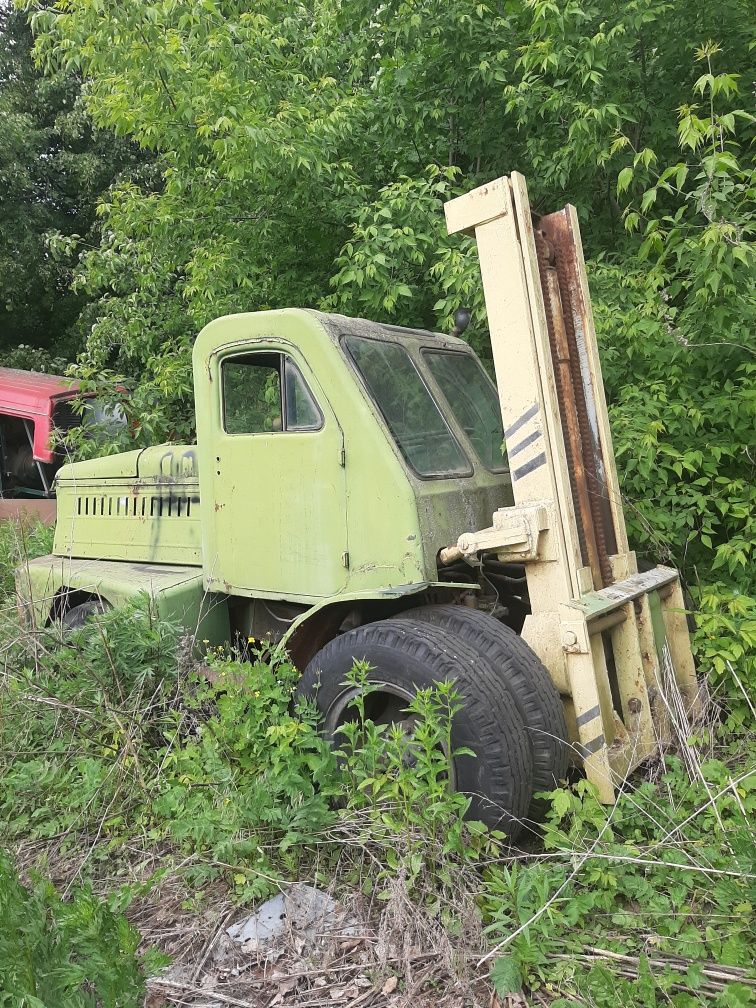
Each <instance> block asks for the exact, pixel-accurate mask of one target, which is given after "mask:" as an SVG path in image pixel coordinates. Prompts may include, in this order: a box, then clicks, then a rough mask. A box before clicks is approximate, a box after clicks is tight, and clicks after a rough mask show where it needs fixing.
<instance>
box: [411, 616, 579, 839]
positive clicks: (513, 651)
mask: <svg viewBox="0 0 756 1008" xmlns="http://www.w3.org/2000/svg"><path fill="white" fill-rule="evenodd" d="M399 618H401V619H412V620H425V621H427V622H429V623H432V624H434V625H435V626H438V627H441V628H442V629H443V630H448V631H451V633H453V634H454V635H455V636H456V637H459V638H460V639H461V640H463V641H464V642H465V644H467V645H469V646H470V647H473V648H475V650H476V651H477V652H478V654H480V655H481V656H482V657H483V658H485V659H487V661H488V663H489V665H490V666H492V667H493V669H494V670H495V672H496V674H497V675H498V677H499V680H500V682H501V684H502V686H503V687H504V688H505V689H506V690H507V692H508V693H509V694H510V696H511V697H512V699H513V700H514V703H515V706H516V707H517V710H518V712H519V714H520V717H521V718H522V721H523V724H524V725H525V734H526V736H527V739H528V745H529V746H530V752H531V759H532V764H533V791H534V793H537V792H539V791H553V790H554V788H556V787H559V784H560V782H561V781H562V780H563V779H564V777H565V776H566V774H567V763H568V756H569V747H568V742H567V724H566V722H565V719H564V705H563V704H562V698H561V697H560V696H559V691H558V690H557V688H556V687H555V686H554V683H553V682H552V681H551V676H550V675H549V673H548V671H547V669H546V668H545V666H544V665H543V664H542V663H541V661H540V659H539V658H538V656H537V655H536V654H535V652H534V651H533V650H532V649H531V648H530V647H528V645H527V644H526V643H525V641H524V640H523V639H522V637H520V636H518V634H516V633H515V632H514V630H512V629H510V627H508V626H505V625H504V624H503V623H500V622H499V621H498V620H497V619H494V617H493V616H489V615H488V614H487V613H483V612H480V611H479V610H477V609H470V608H468V607H467V606H459V605H449V604H447V605H429V606H420V607H419V608H417V609H409V610H407V611H406V612H404V613H401V614H400V616H399ZM545 811H546V806H545V803H544V802H543V800H540V801H539V800H538V799H533V800H532V801H531V804H530V810H529V816H530V818H531V819H538V818H541V817H542V816H543V815H544V813H545Z"/></svg>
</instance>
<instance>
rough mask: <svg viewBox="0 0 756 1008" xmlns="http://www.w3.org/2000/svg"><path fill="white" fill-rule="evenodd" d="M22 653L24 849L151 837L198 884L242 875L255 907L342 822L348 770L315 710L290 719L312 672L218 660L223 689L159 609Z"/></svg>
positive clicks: (105, 621)
mask: <svg viewBox="0 0 756 1008" xmlns="http://www.w3.org/2000/svg"><path fill="white" fill-rule="evenodd" d="M19 648H20V645H18V644H17V645H16V652H15V654H14V662H15V663H16V667H8V668H6V674H5V683H4V685H3V689H2V692H0V706H1V709H2V719H0V770H2V773H3V780H4V786H3V791H2V794H1V795H0V821H2V823H3V827H4V832H5V835H6V836H7V837H8V838H9V839H17V840H19V841H23V839H25V838H26V839H28V838H29V837H35V838H49V837H54V836H57V835H59V834H63V836H64V840H63V841H62V843H63V847H64V848H65V847H66V846H70V845H75V844H76V843H77V838H79V837H81V836H84V835H86V834H87V833H90V834H91V835H96V836H99V837H101V839H102V844H101V845H100V847H98V849H97V851H96V852H95V854H96V855H100V856H104V855H105V852H106V850H107V849H108V847H110V848H117V847H118V845H119V843H120V841H121V840H123V839H124V838H126V837H128V836H132V835H134V831H139V832H146V833H147V835H148V836H149V838H150V839H151V840H152V841H153V842H159V841H167V842H169V843H170V844H172V846H173V848H174V849H180V850H181V851H183V852H185V853H188V854H190V855H192V856H193V857H194V859H195V860H196V862H197V863H196V864H195V865H194V867H193V869H192V872H193V874H192V876H191V877H192V879H193V881H194V882H196V883H199V884H201V883H202V882H203V881H205V880H207V878H209V877H213V876H217V875H218V874H219V873H222V872H224V871H225V870H226V869H229V870H232V871H233V873H234V874H235V880H236V884H237V888H238V895H239V897H240V898H241V897H250V896H256V895H260V894H261V893H263V892H267V891H268V889H269V888H270V885H271V881H272V879H274V877H275V875H276V874H277V873H280V872H282V871H290V870H293V866H294V864H295V862H296V858H297V852H298V851H299V850H300V848H302V847H303V846H304V845H306V843H307V842H308V841H310V840H312V839H313V837H315V836H316V834H317V833H318V831H319V830H320V829H321V828H322V827H323V826H324V825H326V824H327V823H329V822H331V821H332V818H333V813H332V812H331V807H330V801H331V799H332V798H333V797H334V795H335V794H336V793H337V792H338V775H337V772H336V763H335V758H334V756H333V754H332V752H331V749H330V747H329V746H328V744H327V743H326V742H325V741H324V740H323V739H322V738H321V736H320V735H319V734H318V731H317V725H316V719H315V715H314V713H313V712H312V711H308V710H303V711H301V712H298V713H297V712H294V711H292V710H291V709H290V705H291V698H292V693H293V690H294V687H295V685H296V681H297V678H298V675H297V673H296V672H295V670H294V669H293V667H292V666H291V664H289V663H288V662H287V661H285V660H284V659H283V658H280V657H270V656H268V659H267V660H264V659H263V656H262V655H256V656H255V655H253V656H252V657H253V658H254V660H252V661H250V662H247V663H239V662H238V661H235V660H234V659H233V657H232V656H230V655H227V654H225V655H224V654H220V653H217V654H215V655H213V656H210V657H209V659H208V666H207V667H208V669H209V675H210V676H211V677H212V678H213V680H214V681H213V682H208V681H207V680H206V679H205V678H203V677H202V675H200V674H198V672H197V671H196V670H195V668H194V666H193V661H192V659H191V658H190V656H189V654H188V652H187V650H186V648H185V647H184V645H183V644H182V642H181V638H180V631H179V628H178V627H177V626H175V625H173V624H171V623H170V622H166V621H163V620H158V619H156V618H155V616H154V614H153V613H152V611H151V609H150V606H149V604H148V603H147V601H146V600H145V599H143V600H136V601H135V602H133V603H131V604H129V605H127V606H125V607H124V608H123V609H114V610H110V611H109V612H107V613H104V614H103V615H101V616H99V617H98V618H97V620H96V621H93V622H92V623H91V624H90V625H88V626H87V627H85V628H84V629H82V630H81V631H78V632H75V633H71V634H67V635H66V636H65V638H63V639H61V637H60V634H59V632H58V633H56V632H55V631H54V630H51V631H49V632H47V633H46V634H44V635H42V637H41V638H40V639H38V640H36V641H32V642H31V643H30V644H29V645H27V660H26V663H23V662H22V658H23V652H22V651H20V650H19ZM28 648H31V653H29V651H28ZM30 659H31V660H30ZM191 860H192V858H191V857H190V861H191ZM219 866H222V867H219Z"/></svg>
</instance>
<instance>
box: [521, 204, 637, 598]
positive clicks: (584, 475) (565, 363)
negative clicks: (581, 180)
mask: <svg viewBox="0 0 756 1008" xmlns="http://www.w3.org/2000/svg"><path fill="white" fill-rule="evenodd" d="M568 228H569V221H568V218H567V215H566V214H565V212H564V211H559V212H558V213H554V214H549V215H548V216H546V217H542V218H541V220H540V222H539V229H538V230H537V231H536V252H537V255H538V265H539V273H540V279H541V287H542V291H543V298H544V302H545V305H546V321H547V327H548V331H549V340H550V343H551V352H552V357H553V361H554V371H555V376H556V380H557V393H558V398H559V407H560V414H561V419H562V428H563V431H564V436H565V444H566V445H567V446H568V448H567V452H568V466H569V472H570V483H571V486H572V495H573V500H574V502H575V507H576V511H577V518H578V523H577V524H578V536H579V539H580V547H581V551H582V552H583V562H584V563H588V564H589V566H590V568H591V572H592V574H593V580H594V583H595V585H596V586H597V587H606V586H607V585H610V584H612V583H613V582H614V575H613V572H612V567H611V564H610V562H609V554H610V553H616V550H617V545H616V537H615V534H614V525H613V523H612V518H611V511H610V509H609V501H608V498H607V493H606V485H605V483H604V480H603V479H602V478H601V476H600V472H601V471H602V467H603V462H602V459H601V455H600V445H599V444H598V442H597V436H598V435H597V432H594V430H593V429H592V425H591V419H590V416H589V411H588V405H587V401H586V389H585V385H584V379H583V374H582V371H581V363H580V352H579V347H578V342H577V334H576V330H575V317H576V313H577V316H578V317H580V318H582V316H583V314H584V313H585V306H584V305H583V304H582V298H581V297H580V295H579V284H578V277H577V264H576V262H575V260H574V254H573V253H574V237H573V236H572V235H571V234H570V233H569V231H568ZM581 313H582V314H581ZM583 328H585V326H583Z"/></svg>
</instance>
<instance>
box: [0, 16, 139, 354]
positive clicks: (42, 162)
mask: <svg viewBox="0 0 756 1008" xmlns="http://www.w3.org/2000/svg"><path fill="white" fill-rule="evenodd" d="M32 46H33V40H32V35H31V31H30V28H29V25H28V23H27V19H26V17H25V16H24V15H23V14H22V13H20V12H19V11H14V10H13V9H12V8H7V7H6V6H5V5H2V6H0V350H2V351H3V352H4V353H6V354H7V353H8V352H12V356H13V361H14V363H15V362H16V360H17V362H18V363H19V364H21V365H23V364H26V363H27V361H29V362H32V363H33V362H34V359H35V358H34V354H33V353H31V354H30V353H23V352H22V353H18V352H16V351H17V350H18V347H19V345H20V344H22V345H24V346H30V347H32V348H38V347H41V348H45V349H48V350H51V351H52V352H53V354H54V355H55V356H56V357H60V356H63V357H69V358H71V357H72V355H74V354H75V352H76V350H77V349H78V346H79V344H80V343H81V342H83V340H82V333H83V329H84V322H82V323H81V324H79V325H77V320H78V319H79V316H80V314H81V312H82V310H83V309H84V308H85V306H86V303H87V297H86V295H85V294H84V293H82V292H80V291H76V290H75V289H74V288H73V286H72V279H73V272H72V268H73V266H74V265H75V256H74V257H72V255H71V254H70V252H71V250H70V241H67V239H68V240H70V239H71V238H72V237H73V236H81V237H82V239H83V240H85V241H90V242H93V241H94V240H96V239H95V235H94V232H93V224H94V221H95V207H96V203H97V200H98V198H99V197H100V195H101V194H102V192H103V191H104V190H105V189H106V188H107V187H108V186H109V185H110V184H111V182H112V181H113V179H114V178H115V177H116V175H117V174H118V173H120V172H121V171H122V170H123V169H124V168H130V167H132V166H133V165H134V149H132V145H131V144H129V143H126V142H124V141H118V142H116V141H115V140H114V138H113V137H112V136H111V135H110V134H108V133H106V132H104V131H101V130H97V129H95V128H94V127H93V126H92V123H91V120H90V119H89V116H88V115H87V113H86V110H85V107H84V103H83V101H82V99H81V95H80V85H79V82H78V80H77V78H76V76H75V75H73V74H71V73H66V74H56V75H54V76H53V77H45V76H43V75H42V74H41V73H40V72H39V71H38V70H37V69H36V68H35V67H34V63H33V59H32Z"/></svg>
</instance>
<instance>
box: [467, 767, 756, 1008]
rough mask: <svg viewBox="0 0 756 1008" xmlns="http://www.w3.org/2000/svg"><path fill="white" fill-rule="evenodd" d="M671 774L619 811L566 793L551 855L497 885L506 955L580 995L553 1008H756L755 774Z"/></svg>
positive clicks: (488, 900) (511, 871) (626, 798)
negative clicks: (582, 1006) (586, 1007)
mask: <svg viewBox="0 0 756 1008" xmlns="http://www.w3.org/2000/svg"><path fill="white" fill-rule="evenodd" d="M665 762H666V772H665V774H664V776H663V777H662V778H660V780H659V781H658V782H657V783H652V782H650V781H646V782H644V783H642V784H640V786H639V787H638V788H636V789H635V790H628V791H626V792H625V793H623V794H622V795H621V796H620V798H619V800H618V801H617V804H616V806H615V807H614V808H612V809H606V808H604V807H602V806H601V805H600V804H599V803H598V801H597V800H596V798H595V795H594V792H593V790H592V788H591V786H590V785H589V784H588V783H587V782H586V781H582V782H580V783H579V784H578V785H577V786H576V787H575V788H574V789H572V790H569V791H567V790H559V791H556V792H554V793H553V794H552V795H551V801H552V806H551V814H550V818H549V823H548V827H547V829H546V833H545V837H544V848H545V852H544V854H542V855H539V854H536V855H534V856H533V858H532V859H531V860H528V859H527V858H526V859H523V860H522V861H520V862H513V863H512V864H509V865H507V864H505V865H494V866H492V867H490V868H489V869H487V871H486V875H485V880H484V888H483V894H484V895H483V898H484V902H485V910H486V914H487V916H488V918H489V919H490V924H489V929H488V930H489V934H490V936H491V938H492V940H493V941H494V942H499V943H500V946H499V954H500V955H501V956H502V957H508V958H509V959H512V960H514V964H515V965H516V966H517V968H518V969H521V970H522V973H523V974H524V977H525V980H526V982H528V983H529V984H530V985H532V986H534V987H543V988H544V989H545V990H546V991H549V992H550V993H551V994H552V995H554V994H555V993H561V994H565V995H571V996H568V997H564V998H563V999H557V1000H556V1001H554V1002H553V1003H554V1005H559V1006H562V1008H568V1006H569V1008H572V1005H573V1004H574V1003H575V1001H574V999H573V998H576V999H577V1000H578V1002H579V1003H588V1004H591V1005H594V1006H595V1008H611V1006H614V1005H616V1004H618V1003H619V1004H622V1005H623V1006H625V1008H635V1006H637V1008H647V1006H654V1005H659V1006H661V1005H674V1006H675V1008H694V1006H696V1005H699V1004H712V1003H713V1004H717V1005H722V1006H724V1005H747V1004H752V1003H754V1001H756V996H754V987H755V985H754V976H753V973H752V963H753V956H752V938H753V933H754V927H756V918H755V911H754V907H756V873H755V871H754V869H756V848H754V844H753V836H752V832H751V825H750V823H751V820H752V818H753V815H754V812H756V766H754V765H753V764H752V763H751V765H750V766H746V767H745V769H743V768H740V772H737V770H734V769H731V768H730V767H728V766H727V765H726V764H725V763H723V762H721V761H719V760H715V759H712V760H709V761H708V762H705V763H703V764H700V765H698V766H697V767H696V771H695V775H694V777H693V778H691V777H690V776H689V774H688V772H687V770H686V769H685V766H684V764H683V762H682V761H681V760H680V759H678V758H676V757H667V759H666V761H665ZM623 957H624V959H623ZM712 961H713V963H717V964H720V967H721V968H720V969H719V971H717V969H716V967H714V966H713V965H712ZM727 967H730V968H731V972H730V974H729V975H728V973H727ZM707 970H709V971H711V970H713V972H714V974H715V977H716V981H715V982H712V977H711V975H709V974H707V972H706V971H707ZM633 974H637V975H638V976H639V980H638V982H636V983H631V982H628V980H626V979H625V977H627V976H628V975H629V976H631V977H632V976H633Z"/></svg>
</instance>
